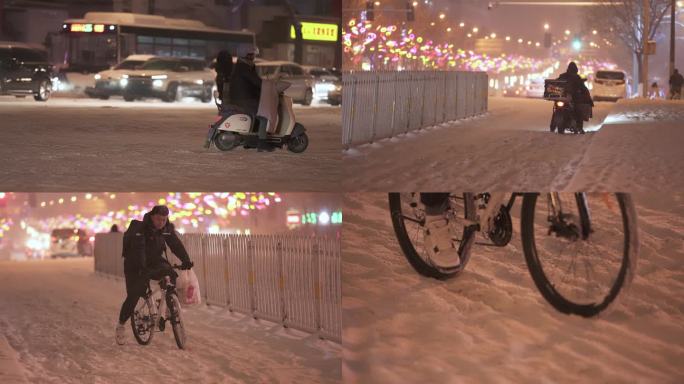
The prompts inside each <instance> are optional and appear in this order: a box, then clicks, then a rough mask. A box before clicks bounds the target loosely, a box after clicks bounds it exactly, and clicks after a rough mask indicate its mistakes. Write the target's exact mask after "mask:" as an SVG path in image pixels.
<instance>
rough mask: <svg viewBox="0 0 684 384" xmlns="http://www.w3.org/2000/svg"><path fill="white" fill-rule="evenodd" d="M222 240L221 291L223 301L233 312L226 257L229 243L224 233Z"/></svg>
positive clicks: (228, 253) (228, 252)
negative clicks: (223, 295)
mask: <svg viewBox="0 0 684 384" xmlns="http://www.w3.org/2000/svg"><path fill="white" fill-rule="evenodd" d="M222 236H223V240H222V241H221V245H222V247H221V248H222V250H223V252H221V253H222V256H223V293H224V294H225V295H226V302H225V303H223V304H224V305H225V306H226V307H228V310H229V311H230V312H233V308H232V302H231V300H230V270H229V269H228V265H229V262H228V257H229V255H230V244H229V239H230V238H229V237H228V236H226V235H222Z"/></svg>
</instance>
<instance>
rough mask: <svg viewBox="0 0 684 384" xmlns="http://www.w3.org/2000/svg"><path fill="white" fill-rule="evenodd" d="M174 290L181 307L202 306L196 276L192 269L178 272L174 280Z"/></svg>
mask: <svg viewBox="0 0 684 384" xmlns="http://www.w3.org/2000/svg"><path fill="white" fill-rule="evenodd" d="M176 288H177V291H178V298H179V299H180V302H181V304H182V305H199V304H202V295H201V294H200V287H199V280H197V275H195V271H193V270H192V269H187V270H182V271H180V273H179V275H178V279H177V280H176Z"/></svg>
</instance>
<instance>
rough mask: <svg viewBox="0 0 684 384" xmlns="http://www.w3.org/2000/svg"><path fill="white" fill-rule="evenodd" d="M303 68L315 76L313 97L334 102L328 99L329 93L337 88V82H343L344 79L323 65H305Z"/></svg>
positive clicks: (317, 99)
mask: <svg viewBox="0 0 684 384" xmlns="http://www.w3.org/2000/svg"><path fill="white" fill-rule="evenodd" d="M302 68H304V71H305V72H306V73H308V74H309V75H311V76H313V78H314V86H313V99H314V100H316V101H321V102H326V103H329V104H332V103H330V101H329V99H328V95H329V94H330V92H331V91H334V90H335V87H336V86H337V84H341V82H342V80H341V79H340V78H339V77H337V76H336V75H334V74H333V73H332V72H331V71H330V70H328V69H326V68H323V67H314V66H303V67H302ZM338 105H339V104H338Z"/></svg>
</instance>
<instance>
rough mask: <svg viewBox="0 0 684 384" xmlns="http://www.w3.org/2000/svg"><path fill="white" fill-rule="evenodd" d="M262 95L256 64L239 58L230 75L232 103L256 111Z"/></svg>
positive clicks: (252, 111)
mask: <svg viewBox="0 0 684 384" xmlns="http://www.w3.org/2000/svg"><path fill="white" fill-rule="evenodd" d="M260 97H261V78H260V77H259V74H258V73H257V71H256V66H255V65H254V64H251V63H248V62H247V61H245V60H244V59H242V58H239V59H238V61H237V63H236V64H235V66H234V67H233V73H232V75H231V76H230V103H231V104H235V105H237V106H240V107H242V108H245V109H247V110H248V111H250V112H251V113H256V110H257V107H258V105H259V98H260Z"/></svg>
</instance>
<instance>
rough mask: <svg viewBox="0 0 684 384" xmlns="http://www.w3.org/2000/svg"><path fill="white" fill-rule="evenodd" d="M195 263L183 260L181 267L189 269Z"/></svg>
mask: <svg viewBox="0 0 684 384" xmlns="http://www.w3.org/2000/svg"><path fill="white" fill-rule="evenodd" d="M194 265H195V264H193V263H192V261H184V262H183V264H181V269H183V270H185V269H191V268H192V267H193V266H194Z"/></svg>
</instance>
